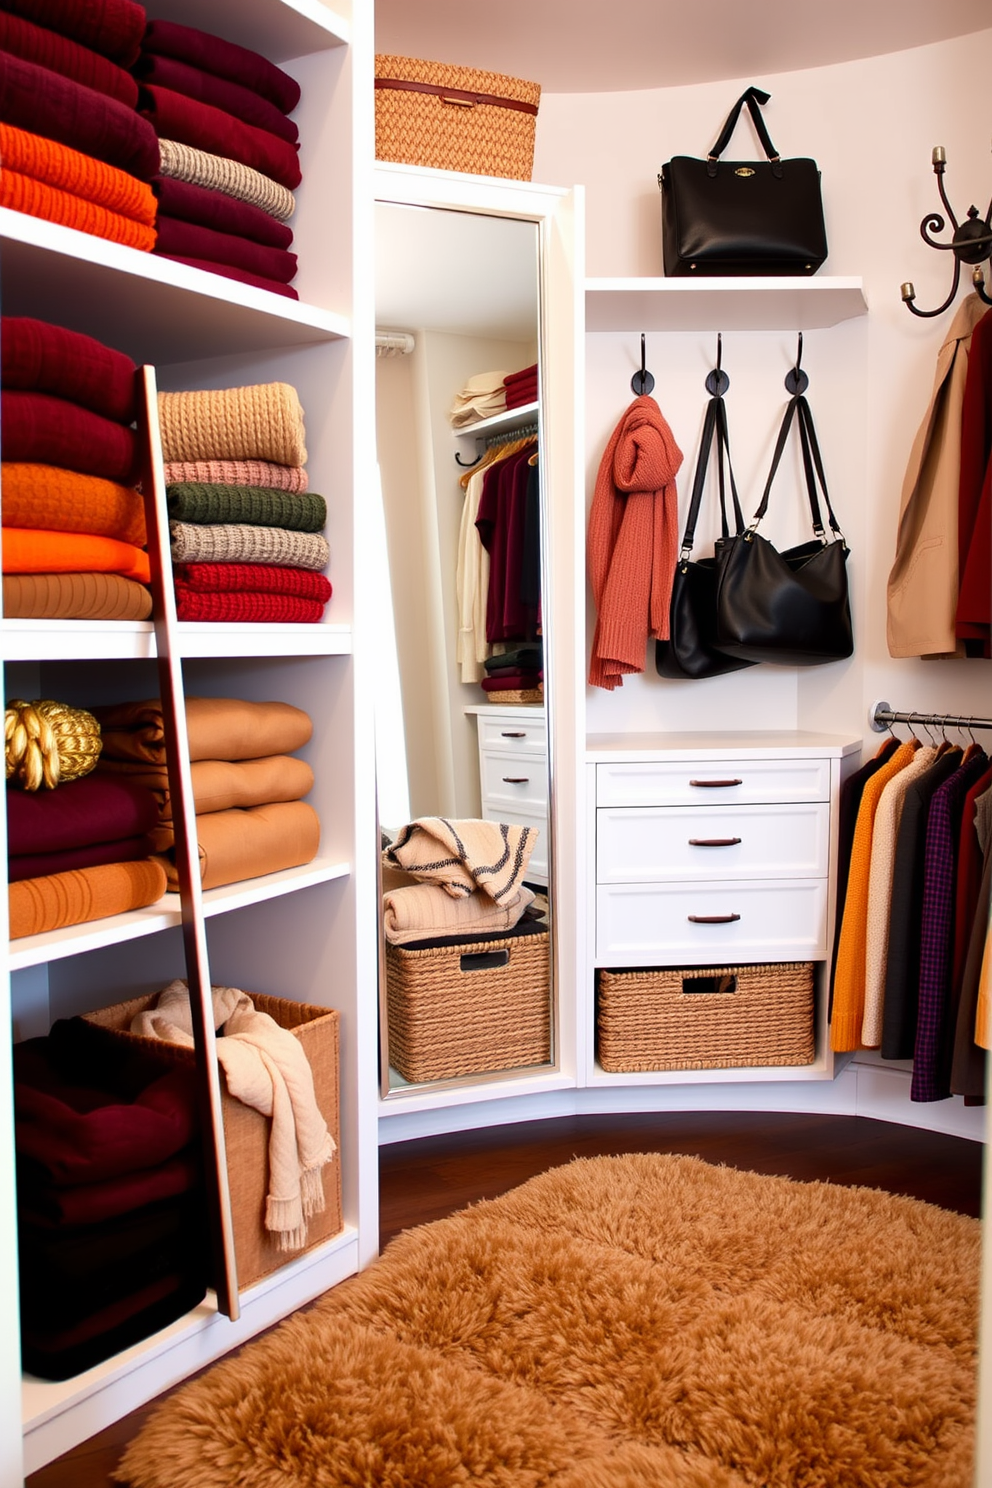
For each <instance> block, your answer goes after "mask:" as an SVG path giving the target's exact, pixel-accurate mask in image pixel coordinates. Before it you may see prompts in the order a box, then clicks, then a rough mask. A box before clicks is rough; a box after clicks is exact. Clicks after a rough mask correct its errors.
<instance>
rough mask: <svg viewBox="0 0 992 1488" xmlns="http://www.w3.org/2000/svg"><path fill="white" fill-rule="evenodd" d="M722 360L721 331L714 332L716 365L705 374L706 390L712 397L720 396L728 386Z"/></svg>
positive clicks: (727, 378) (728, 379) (728, 380)
mask: <svg viewBox="0 0 992 1488" xmlns="http://www.w3.org/2000/svg"><path fill="white" fill-rule="evenodd" d="M722 362H723V332H722V331H717V333H716V366H715V367H714V368H713V370H712V372H707V374H706V391H707V392H708V393H709V394H710V396H711V397H713V398H722V397H723V395H724V393H725V392H726V391H727V389H728V388H729V386H730V378H729V377H728V376H727V374H726V372H724V370H723V368H722V366H721V363H722Z"/></svg>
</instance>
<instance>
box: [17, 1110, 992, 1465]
mask: <svg viewBox="0 0 992 1488" xmlns="http://www.w3.org/2000/svg"><path fill="white" fill-rule="evenodd" d="M620 1152H681V1153H689V1154H692V1155H694V1156H698V1157H701V1158H703V1159H705V1160H706V1161H707V1162H713V1163H727V1164H729V1165H731V1166H733V1167H738V1168H746V1169H750V1170H751V1171H753V1172H758V1173H777V1174H783V1175H785V1176H787V1177H791V1178H798V1179H802V1180H806V1181H809V1180H813V1179H821V1180H826V1181H829V1182H832V1183H842V1184H862V1185H865V1186H867V1187H870V1188H882V1189H887V1190H888V1191H889V1192H891V1193H901V1194H908V1195H910V1196H911V1197H913V1198H918V1199H925V1200H926V1201H927V1202H929V1203H932V1204H939V1205H941V1206H942V1207H943V1208H945V1209H955V1210H957V1211H959V1212H960V1213H962V1214H973V1215H977V1214H978V1213H979V1212H980V1203H981V1181H982V1180H981V1168H982V1150H981V1146H980V1144H979V1143H977V1142H969V1141H965V1140H963V1139H962V1138H959V1137H946V1136H942V1135H940V1134H939V1133H936V1132H926V1131H920V1130H918V1129H917V1128H915V1127H908V1126H896V1125H894V1124H890V1123H888V1122H881V1121H869V1120H867V1119H866V1118H864V1117H859V1116H805V1115H799V1116H793V1115H781V1114H764V1113H747V1112H744V1113H742V1112H665V1113H653V1114H649V1115H637V1116H587V1117H564V1118H561V1119H557V1120H553V1121H531V1122H526V1123H521V1124H519V1125H516V1126H504V1127H493V1128H490V1129H487V1130H483V1131H474V1132H461V1133H456V1134H455V1135H452V1136H440V1137H426V1138H422V1139H420V1140H419V1141H414V1142H399V1143H396V1144H394V1145H392V1146H388V1147H384V1148H382V1150H381V1152H380V1162H379V1170H380V1195H381V1197H380V1243H381V1244H382V1245H383V1246H384V1245H386V1244H387V1243H388V1241H389V1240H391V1239H392V1238H393V1236H394V1235H396V1234H398V1233H399V1232H400V1230H403V1229H407V1228H409V1227H410V1226H412V1225H418V1224H426V1223H429V1222H430V1221H431V1220H435V1219H441V1218H443V1217H444V1216H445V1215H446V1214H451V1213H452V1212H453V1211H454V1210H456V1209H460V1208H462V1207H463V1206H464V1205H466V1204H470V1203H473V1202H475V1201H476V1200H478V1199H489V1198H495V1197H497V1195H499V1194H501V1193H505V1192H506V1191H507V1190H508V1189H510V1188H513V1187H515V1186H516V1185H517V1184H518V1183H523V1182H525V1181H526V1180H527V1179H528V1178H531V1177H533V1176H534V1175H535V1174H536V1173H541V1172H543V1171H544V1170H545V1169H546V1168H550V1167H555V1166H557V1165H558V1164H559V1163H565V1162H570V1161H571V1159H572V1158H573V1157H593V1156H598V1155H601V1154H607V1153H620ZM153 1408H154V1402H153V1403H152V1404H151V1405H149V1406H146V1407H144V1408H143V1409H141V1410H138V1411H135V1412H133V1413H132V1414H131V1415H129V1416H126V1417H124V1419H123V1420H121V1421H118V1422H117V1423H116V1424H115V1425H114V1426H113V1427H111V1428H110V1429H109V1430H107V1431H104V1432H101V1433H100V1435H99V1436H96V1437H93V1438H92V1439H91V1440H90V1441H88V1442H84V1443H83V1444H82V1445H81V1446H79V1447H77V1448H76V1449H75V1450H74V1451H72V1452H68V1453H67V1454H66V1455H65V1456H64V1457H60V1458H59V1459H58V1460H57V1461H56V1462H52V1463H49V1465H48V1466H47V1467H44V1468H42V1469H41V1470H40V1471H39V1472H36V1473H33V1474H32V1475H31V1476H30V1477H29V1478H28V1479H27V1485H28V1488H108V1485H110V1484H111V1483H112V1481H113V1480H112V1478H111V1476H110V1474H111V1472H112V1471H113V1468H114V1466H115V1464H116V1463H117V1461H118V1460H119V1458H120V1455H121V1452H122V1450H123V1447H124V1445H125V1444H126V1443H127V1442H128V1441H129V1440H130V1439H131V1437H132V1436H134V1435H135V1434H136V1433H137V1431H138V1430H139V1428H140V1426H141V1424H142V1422H143V1421H144V1419H145V1418H146V1416H147V1415H148V1413H149V1411H150V1410H152V1409H153ZM177 1488H180V1485H178V1484H177ZM231 1488H236V1485H235V1484H233V1483H232V1485H231Z"/></svg>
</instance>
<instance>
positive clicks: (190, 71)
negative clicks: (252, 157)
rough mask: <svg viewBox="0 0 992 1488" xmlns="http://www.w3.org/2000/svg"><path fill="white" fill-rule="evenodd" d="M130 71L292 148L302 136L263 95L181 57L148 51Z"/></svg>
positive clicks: (291, 122)
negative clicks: (216, 110)
mask: <svg viewBox="0 0 992 1488" xmlns="http://www.w3.org/2000/svg"><path fill="white" fill-rule="evenodd" d="M131 70H132V72H133V73H134V75H135V77H136V78H140V79H141V81H142V82H143V83H151V84H153V85H154V86H156V87H159V88H171V89H172V91H173V92H174V93H182V94H183V95H184V96H185V97H186V98H195V99H196V101H197V103H209V104H211V105H212V106H213V107H214V108H218V109H223V111H224V113H225V114H232V115H233V116H234V118H235V119H240V120H241V122H242V123H243V124H254V125H255V127H256V128H257V129H265V130H267V131H268V132H269V134H276V135H278V136H279V138H280V139H284V140H288V141H289V143H290V144H291V145H295V143H296V141H297V140H298V139H299V137H300V130H299V125H297V124H295V123H294V122H293V120H292V119H287V117H286V115H285V114H284V113H283V112H282V110H281V109H278V108H276V106H275V104H274V103H270V102H269V100H268V99H267V98H263V97H262V95H261V93H256V92H254V91H253V90H252V89H251V88H243V87H242V86H241V84H240V83H233V82H231V81H230V79H229V78H219V77H217V75H216V73H212V72H205V71H204V70H203V68H201V67H193V66H191V65H190V64H189V63H188V62H181V61H180V60H179V58H178V57H157V56H155V54H154V53H153V52H145V53H143V54H142V56H140V57H139V58H138V60H137V62H136V63H135V64H134V67H133V68H132V69H131Z"/></svg>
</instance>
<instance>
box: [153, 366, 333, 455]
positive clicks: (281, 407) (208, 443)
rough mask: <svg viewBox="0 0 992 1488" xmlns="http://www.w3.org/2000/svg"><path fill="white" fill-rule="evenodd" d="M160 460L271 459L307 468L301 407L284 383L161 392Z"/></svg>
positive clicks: (293, 390)
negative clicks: (199, 390) (185, 391)
mask: <svg viewBox="0 0 992 1488" xmlns="http://www.w3.org/2000/svg"><path fill="white" fill-rule="evenodd" d="M158 417H159V424H160V426H161V430H162V458H163V460H168V461H174V460H272V461H274V462H275V463H276V464H277V465H305V464H306V463H307V447H306V439H305V434H304V429H303V408H302V406H301V404H300V399H299V396H298V394H297V391H296V389H295V388H294V387H291V386H290V384H289V383H288V382H267V383H258V384H255V385H254V386H252V387H235V388H215V389H209V390H207V391H204V392H192V393H159V395H158Z"/></svg>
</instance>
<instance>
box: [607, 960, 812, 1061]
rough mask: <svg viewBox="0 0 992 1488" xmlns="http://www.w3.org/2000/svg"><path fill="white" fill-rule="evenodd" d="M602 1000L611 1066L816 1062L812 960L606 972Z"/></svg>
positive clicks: (608, 1059)
mask: <svg viewBox="0 0 992 1488" xmlns="http://www.w3.org/2000/svg"><path fill="white" fill-rule="evenodd" d="M596 1003H597V1006H596V1034H597V1046H598V1055H599V1062H600V1065H601V1066H602V1068H603V1069H604V1070H607V1071H608V1072H610V1073H617V1074H619V1073H632V1072H634V1071H637V1070H693V1069H730V1068H734V1067H749V1066H752V1065H762V1064H812V1062H813V1057H814V1032H813V963H812V962H811V961H782V962H777V963H772V964H770V965H765V966H697V967H689V968H683V969H681V970H675V969H670V968H667V967H654V968H651V969H648V970H643V971H642V970H638V971H600V972H598V973H597V997H596Z"/></svg>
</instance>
